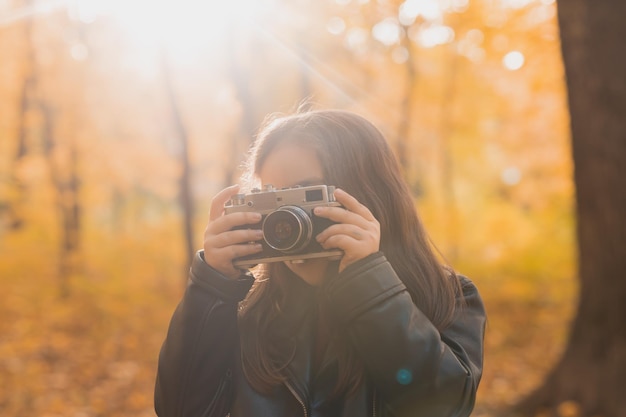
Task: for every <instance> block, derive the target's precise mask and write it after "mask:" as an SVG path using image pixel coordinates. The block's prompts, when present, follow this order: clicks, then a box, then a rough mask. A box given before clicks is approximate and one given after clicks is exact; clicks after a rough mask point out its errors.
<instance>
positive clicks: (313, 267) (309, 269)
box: [284, 259, 331, 286]
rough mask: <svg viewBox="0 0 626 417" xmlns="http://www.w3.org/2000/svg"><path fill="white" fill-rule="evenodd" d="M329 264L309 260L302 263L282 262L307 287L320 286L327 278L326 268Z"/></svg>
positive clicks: (321, 260)
mask: <svg viewBox="0 0 626 417" xmlns="http://www.w3.org/2000/svg"><path fill="white" fill-rule="evenodd" d="M330 263H331V262H330V261H328V260H326V259H309V260H305V261H303V262H299V263H295V262H290V261H287V262H284V264H285V265H286V266H287V268H289V269H290V270H291V272H293V273H294V274H296V275H297V276H298V277H300V279H302V280H303V281H304V282H306V283H307V284H309V285H313V286H317V285H322V284H323V283H324V281H325V280H326V277H327V276H328V266H329V264H330Z"/></svg>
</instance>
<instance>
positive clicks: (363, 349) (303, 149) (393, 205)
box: [155, 111, 485, 417]
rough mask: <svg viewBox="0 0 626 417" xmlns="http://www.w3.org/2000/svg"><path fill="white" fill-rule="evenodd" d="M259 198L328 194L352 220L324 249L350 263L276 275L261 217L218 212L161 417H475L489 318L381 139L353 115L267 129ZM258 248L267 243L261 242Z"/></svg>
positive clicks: (163, 391) (217, 202) (220, 197)
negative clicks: (435, 241)
mask: <svg viewBox="0 0 626 417" xmlns="http://www.w3.org/2000/svg"><path fill="white" fill-rule="evenodd" d="M247 167H248V175H247V179H248V182H249V183H250V185H261V186H263V185H267V184H271V185H273V186H274V187H276V188H279V189H280V188H283V187H294V186H296V185H300V186H306V185H318V184H328V185H334V186H336V187H337V190H336V191H335V193H334V196H335V199H336V200H337V202H339V203H340V204H341V206H337V207H335V206H330V207H317V208H316V209H315V215H317V216H319V217H324V218H327V219H330V220H331V221H332V222H333V224H332V225H331V226H330V227H328V228H327V229H325V230H324V231H323V232H321V233H319V234H318V235H317V236H316V240H317V242H319V244H320V245H321V246H322V247H323V248H324V249H328V250H331V249H340V250H341V251H343V256H342V257H341V259H340V260H332V258H320V259H310V260H306V261H303V262H289V261H286V262H272V263H268V264H263V265H260V266H258V267H256V268H254V270H253V273H250V272H247V273H243V272H242V271H241V270H239V269H237V268H236V267H235V266H234V265H233V259H235V258H238V257H242V256H247V255H252V254H255V253H258V252H260V251H261V250H262V247H261V245H260V244H258V241H260V240H261V239H262V234H261V233H260V232H259V230H258V229H255V228H246V227H241V226H245V225H253V224H257V223H259V222H260V221H261V215H260V214H259V213H255V212H229V214H224V204H225V203H226V202H227V201H229V200H230V199H231V197H232V196H234V195H235V194H236V193H238V192H240V191H239V187H238V186H232V187H229V188H226V189H225V190H222V191H221V192H220V193H218V194H217V195H216V196H215V197H214V199H213V201H212V205H211V210H210V214H209V222H208V225H207V227H206V230H205V234H204V250H203V251H199V252H198V254H197V255H196V257H195V260H194V262H193V265H192V266H191V271H190V281H189V286H188V288H187V291H186V293H185V295H184V297H183V299H182V301H181V303H180V304H179V306H178V308H177V310H176V312H175V313H174V316H173V317H172V321H171V324H170V329H169V332H168V335H167V338H166V340H165V342H164V344H163V347H162V350H161V354H160V358H159V369H158V375H157V382H156V390H155V409H156V411H157V414H158V415H159V416H161V417H165V416H168V417H169V416H225V415H228V414H230V416H231V417H239V416H245V417H253V416H271V417H282V416H289V417H292V416H305V417H309V416H311V417H313V416H316V417H317V416H319V417H322V416H345V417H347V416H359V417H361V416H396V417H402V416H407V417H408V416H411V417H415V416H428V417H437V416H467V415H469V414H470V412H471V411H472V408H473V406H474V400H475V396H476V390H477V388H478V383H479V381H480V377H481V372H482V358H483V346H482V344H483V335H484V326H485V312H484V308H483V305H482V302H481V299H480V296H479V295H478V292H477V290H476V288H475V287H474V285H473V284H472V283H471V282H470V281H469V280H468V279H467V278H465V277H462V276H458V275H456V274H455V273H454V272H453V271H452V270H451V269H449V268H446V267H443V266H442V265H441V264H440V263H439V262H438V260H437V258H436V256H435V255H434V253H433V251H432V249H431V247H430V245H429V241H428V239H427V237H426V233H425V231H424V230H423V227H422V225H421V224H420V221H419V219H418V217H417V215H416V211H415V207H414V204H413V200H412V198H411V196H410V193H409V189H408V187H407V185H406V184H405V182H404V181H403V179H402V176H401V172H400V170H399V167H398V164H397V162H396V160H395V158H394V156H393V154H392V152H391V150H390V148H389V146H388V145H387V143H386V141H385V139H384V137H383V136H382V134H381V133H380V131H379V130H377V129H376V128H375V127H374V126H373V125H372V124H371V123H370V122H368V121H367V120H366V119H364V118H362V117H360V116H358V115H356V114H353V113H350V112H345V111H311V112H306V113H302V114H296V115H292V116H287V117H281V118H277V119H275V120H273V121H271V122H270V123H269V124H267V126H266V127H265V128H264V129H263V130H262V131H261V132H260V134H259V135H258V137H257V140H256V142H255V144H254V146H253V148H252V152H251V154H250V159H249V164H248V166H247ZM250 242H257V243H250Z"/></svg>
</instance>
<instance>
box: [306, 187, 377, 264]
mask: <svg viewBox="0 0 626 417" xmlns="http://www.w3.org/2000/svg"><path fill="white" fill-rule="evenodd" d="M335 199H336V200H337V202H338V203H340V204H341V205H342V206H343V207H326V206H321V207H316V208H315V215H317V216H320V217H325V218H327V219H330V220H332V221H334V222H335V223H336V224H333V225H332V226H330V227H328V228H327V229H325V230H324V231H322V232H321V233H320V234H319V235H317V237H316V239H317V241H318V242H319V244H320V245H321V246H322V247H323V248H324V249H334V248H336V249H341V250H343V252H344V254H343V257H342V258H341V261H340V263H339V272H341V271H343V270H344V269H345V268H346V267H347V266H348V265H350V264H352V263H354V262H356V261H358V260H359V259H363V258H365V257H366V256H368V255H371V254H372V253H376V252H378V250H379V248H380V223H378V220H376V218H375V217H374V215H373V214H372V212H371V211H370V210H369V209H368V208H367V207H365V206H364V205H363V204H361V203H360V202H359V201H358V200H357V199H356V198H354V197H352V196H351V195H350V194H348V193H347V192H345V191H343V190H341V189H336V190H335Z"/></svg>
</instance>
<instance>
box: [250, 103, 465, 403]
mask: <svg viewBox="0 0 626 417" xmlns="http://www.w3.org/2000/svg"><path fill="white" fill-rule="evenodd" d="M287 142H289V143H297V144H300V145H302V146H305V147H309V148H311V149H313V150H314V151H315V152H316V153H317V156H318V158H319V160H320V162H321V165H322V170H323V175H324V181H325V182H326V184H328V185H335V186H337V187H339V188H342V189H344V190H345V191H347V192H348V193H350V194H351V195H353V196H354V197H355V198H356V199H357V200H359V201H360V202H361V203H362V204H364V205H365V206H366V207H368V208H369V209H370V211H371V212H372V214H373V215H374V217H376V219H377V220H378V221H379V222H380V230H381V241H380V250H381V251H382V252H383V253H384V254H385V256H386V257H387V259H388V260H389V262H390V263H391V265H392V266H393V268H394V270H395V271H396V273H397V275H398V277H399V278H400V279H401V280H402V282H403V283H404V284H405V286H406V288H407V291H408V292H409V294H410V295H411V298H412V300H413V302H414V303H415V305H416V306H417V307H419V308H420V310H421V311H423V312H424V314H426V316H427V317H428V318H429V319H430V320H431V321H432V322H433V324H434V325H435V326H436V327H437V328H438V329H440V330H441V329H443V328H445V327H446V326H447V325H448V324H449V323H450V321H451V319H452V317H453V315H454V311H455V297H456V295H457V294H458V293H459V283H458V280H457V279H456V276H455V275H454V272H453V271H452V270H451V269H450V268H446V267H444V266H442V265H441V263H440V262H439V260H438V259H437V257H436V256H435V253H434V251H433V248H432V246H431V244H430V242H429V239H428V237H427V235H426V232H425V230H424V228H423V226H422V224H421V222H420V220H419V217H418V215H417V211H416V207H415V204H414V202H413V198H412V196H411V193H410V191H409V188H408V186H407V184H406V182H405V181H404V179H403V176H402V173H401V171H400V168H399V165H398V163H397V161H396V158H395V156H394V154H393V152H392V150H391V148H390V147H389V145H388V144H387V142H386V140H385V138H384V137H383V135H382V133H381V132H380V131H379V130H378V129H377V128H376V127H375V126H374V125H373V124H372V123H370V122H369V121H368V120H366V119H365V118H363V117H361V116H359V115H357V114H354V113H351V112H347V111H340V110H316V111H308V112H304V113H299V114H294V115H290V116H283V117H277V118H274V119H272V120H269V122H268V123H267V124H266V125H265V127H264V128H263V129H261V131H260V133H259V134H258V136H257V138H256V141H255V143H254V145H253V147H252V149H251V152H250V155H249V160H248V165H247V174H248V178H249V179H250V180H252V179H253V178H254V177H255V176H256V175H258V173H259V171H260V169H261V168H262V166H263V164H264V162H265V160H266V158H267V156H268V155H269V154H270V153H271V152H272V151H273V150H274V149H275V148H276V147H277V146H279V145H280V144H282V143H287ZM286 270H287V268H286V267H284V265H282V264H280V263H275V264H269V265H262V266H261V267H260V268H259V269H258V270H257V272H256V274H255V275H257V281H256V283H255V285H254V286H253V288H252V289H251V291H250V292H249V294H248V297H247V298H246V299H245V300H244V302H243V307H242V309H241V310H240V315H239V326H240V329H241V332H240V334H241V346H242V359H243V366H244V372H245V374H246V376H247V378H248V380H249V382H250V383H251V384H252V385H253V386H254V387H255V388H256V389H258V390H260V391H268V390H269V389H270V388H271V387H272V386H274V385H276V384H277V383H280V382H281V381H283V380H284V376H283V374H282V372H281V371H282V369H283V368H284V367H285V366H286V365H287V364H288V362H289V360H290V355H285V354H284V353H283V354H282V355H283V357H278V356H277V355H276V352H277V351H278V350H279V349H277V346H276V345H275V343H278V341H273V340H271V339H270V338H269V337H268V335H269V334H270V332H269V331H268V330H269V328H270V326H271V323H272V321H273V320H275V319H276V317H277V316H278V315H280V311H281V305H282V303H283V302H284V300H285V298H286V294H285V291H287V290H286V288H285V285H284V282H285V280H283V279H279V278H277V276H281V275H283V276H284V274H285V273H286V272H285V271H286ZM339 346H343V347H344V348H343V349H341V352H338V356H339V367H340V369H339V381H338V390H339V391H341V390H342V389H345V388H347V387H352V386H354V383H355V382H359V381H360V380H361V379H362V376H363V370H362V366H361V365H360V364H359V362H358V360H357V358H356V356H355V354H354V352H353V351H352V349H350V347H349V345H348V344H347V343H343V344H342V343H339ZM282 351H283V352H284V350H282Z"/></svg>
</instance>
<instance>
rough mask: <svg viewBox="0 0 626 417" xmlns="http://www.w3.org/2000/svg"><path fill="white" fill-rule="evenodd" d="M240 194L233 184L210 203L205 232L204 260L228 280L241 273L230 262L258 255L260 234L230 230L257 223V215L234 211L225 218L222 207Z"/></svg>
mask: <svg viewBox="0 0 626 417" xmlns="http://www.w3.org/2000/svg"><path fill="white" fill-rule="evenodd" d="M238 191H239V186H238V185H233V186H230V187H228V188H225V189H223V190H222V191H220V192H219V193H218V194H217V195H216V196H215V197H214V198H213V200H211V209H210V212H209V223H208V224H207V226H206V229H205V231H204V261H205V262H206V263H207V264H208V265H210V266H211V267H213V269H215V270H217V271H218V272H220V273H221V274H223V275H225V276H227V277H228V278H230V279H237V278H238V277H239V276H240V275H241V271H240V270H239V269H237V268H235V267H234V266H233V259H234V258H238V257H240V256H246V255H251V254H253V253H257V252H260V251H261V250H262V246H261V244H260V243H250V242H256V241H258V240H261V239H262V237H263V233H262V232H261V230H259V229H239V230H231V229H232V228H233V227H235V226H242V225H246V224H256V223H258V222H260V221H261V214H260V213H252V212H236V213H230V214H226V215H224V204H225V203H226V202H227V201H228V200H230V198H231V197H232V196H233V195H235V194H237V192H238Z"/></svg>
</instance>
